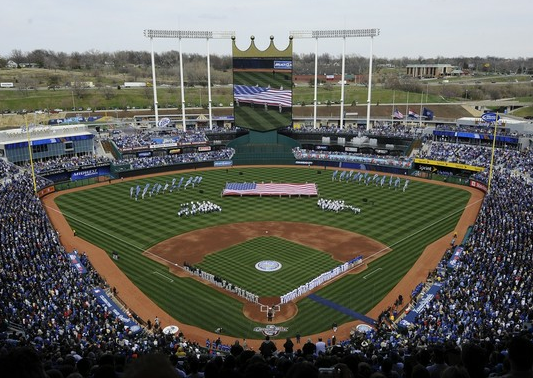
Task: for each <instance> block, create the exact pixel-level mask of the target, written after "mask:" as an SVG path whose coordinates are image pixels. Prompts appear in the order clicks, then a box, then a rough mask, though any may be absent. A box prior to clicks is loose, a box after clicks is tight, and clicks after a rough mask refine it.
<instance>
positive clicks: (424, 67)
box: [406, 64, 454, 78]
mask: <svg viewBox="0 0 533 378" xmlns="http://www.w3.org/2000/svg"><path fill="white" fill-rule="evenodd" d="M406 69H407V71H406V74H407V76H412V77H419V78H439V77H443V76H450V75H451V74H452V72H453V70H454V67H453V66H452V65H451V64H408V65H407V67H406Z"/></svg>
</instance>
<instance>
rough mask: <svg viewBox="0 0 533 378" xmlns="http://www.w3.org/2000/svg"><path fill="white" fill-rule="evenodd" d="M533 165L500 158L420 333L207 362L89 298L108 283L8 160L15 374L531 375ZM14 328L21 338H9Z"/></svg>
mask: <svg viewBox="0 0 533 378" xmlns="http://www.w3.org/2000/svg"><path fill="white" fill-rule="evenodd" d="M433 145H435V147H433ZM429 151H430V152H428V154H427V155H425V157H427V158H432V159H437V157H438V159H437V160H444V159H446V160H447V161H457V162H464V163H467V164H472V165H476V164H475V163H474V162H473V161H475V162H478V163H481V164H484V166H486V164H487V159H486V156H485V153H486V151H485V150H484V148H483V147H480V146H475V147H474V146H469V145H465V146H463V145H457V144H454V145H449V144H447V143H446V144H445V143H439V142H433V143H432V145H431V149H429ZM480 156H484V157H482V158H480ZM453 159H456V160H453ZM461 159H463V160H461ZM532 162H533V153H532V151H531V150H526V151H523V152H518V151H514V150H503V149H502V150H497V152H496V159H495V170H494V176H493V180H492V188H491V191H490V192H489V193H488V194H487V196H486V197H485V199H484V202H483V205H482V208H481V210H480V213H479V215H478V218H477V220H476V222H475V224H474V226H473V228H472V231H471V232H470V234H469V236H468V239H467V240H465V242H464V243H463V244H462V247H463V248H464V253H463V255H462V256H461V258H460V259H459V260H458V261H457V264H456V265H455V268H454V269H453V270H450V269H448V268H447V267H446V264H447V262H448V260H449V259H450V258H451V255H452V253H453V248H450V249H449V250H448V251H446V253H445V255H444V258H443V259H442V260H441V262H440V263H439V266H438V267H437V269H435V271H434V272H432V273H431V275H430V278H431V279H438V280H439V283H440V285H441V289H440V291H439V292H438V293H437V295H435V296H434V298H433V299H432V300H431V301H430V302H429V303H428V305H427V307H426V308H425V309H423V310H422V312H421V313H420V314H419V315H418V316H417V317H416V319H415V320H414V322H413V323H411V324H408V325H404V326H400V327H399V328H398V329H396V328H391V327H388V326H386V322H384V319H386V318H388V317H389V315H390V314H389V313H388V311H384V312H383V313H382V316H380V319H379V320H380V322H379V326H378V328H377V330H375V331H368V332H358V331H354V332H353V333H352V336H351V338H350V339H349V340H339V341H337V340H334V341H333V340H328V344H329V345H328V347H327V348H326V352H325V353H324V352H322V353H318V352H317V349H316V344H315V348H313V347H312V345H307V344H314V343H313V341H312V340H311V339H309V340H308V341H307V342H306V343H305V344H300V340H299V337H298V338H297V341H296V343H294V344H293V346H292V347H291V348H290V350H287V349H286V348H285V347H284V345H285V344H283V347H282V345H281V343H280V342H279V341H277V340H276V341H274V342H275V343H278V348H277V350H276V351H274V352H272V353H270V354H269V355H268V356H265V355H262V354H261V353H260V352H256V351H253V350H247V349H245V348H242V349H241V348H231V349H230V352H229V353H228V354H227V355H224V356H221V355H217V354H214V355H213V354H211V355H209V354H204V353H202V348H201V347H202V346H201V345H198V344H196V343H191V342H188V341H187V340H186V339H185V336H184V335H181V334H180V335H165V334H164V333H163V332H162V330H161V329H160V328H158V327H155V328H153V329H151V330H150V332H142V333H139V334H132V333H131V332H129V331H128V329H126V328H124V326H123V324H122V323H121V322H120V321H118V320H117V319H115V318H114V317H113V316H112V315H111V314H110V313H109V312H108V311H107V309H106V308H105V307H103V306H101V305H99V304H98V302H97V301H96V299H95V298H94V297H93V296H92V295H91V293H90V291H89V290H88V289H89V288H92V287H95V286H102V287H105V286H106V285H105V282H104V281H103V280H102V278H101V277H100V276H99V275H98V274H97V272H95V270H94V269H93V268H92V267H91V264H90V262H89V260H88V259H87V258H86V256H85V254H84V253H83V252H79V259H80V261H81V262H82V263H83V264H84V265H85V267H86V268H87V273H86V274H84V275H82V274H80V273H79V272H78V271H77V270H75V269H73V267H72V266H71V265H70V262H69V260H68V258H67V257H66V254H65V250H64V248H63V247H62V246H61V244H60V243H59V238H58V235H57V232H56V231H55V230H54V229H53V227H52V225H51V224H50V222H49V220H48V218H47V216H46V213H45V211H44V209H43V207H42V205H41V203H40V201H39V200H38V199H36V198H35V196H34V194H33V190H32V187H33V183H32V178H31V176H30V175H29V174H28V173H26V172H24V171H19V170H18V169H16V168H14V167H13V166H11V165H8V164H7V163H4V162H3V161H2V160H0V175H1V178H3V179H2V180H0V181H2V184H0V208H1V209H2V211H1V213H0V224H1V229H0V245H1V251H0V264H1V268H0V283H1V285H0V301H1V306H0V318H1V320H2V322H1V327H2V328H1V329H0V366H1V367H2V369H3V370H2V373H6V374H7V375H6V376H19V377H24V376H39V377H47V376H48V377H67V376H68V375H69V374H71V373H77V374H78V375H71V377H79V376H81V377H94V378H97V377H120V376H125V377H135V376H141V375H139V374H142V373H141V372H144V371H145V369H152V370H148V371H149V373H147V374H148V375H145V376H168V377H180V376H181V377H184V376H191V377H197V376H202V375H203V376H204V377H207V378H209V377H251V376H254V377H303V376H305V377H318V376H327V375H329V376H332V375H333V376H338V377H358V378H371V377H372V378H396V377H405V378H422V377H424V378H429V377H431V378H451V377H461V378H485V377H500V376H501V377H505V378H511V377H532V376H533V370H532V369H533V367H532V366H533V343H532V335H533V328H532V327H531V323H532V322H533V281H532V280H531V278H530V276H531V272H532V271H533V259H532V251H533V185H532V184H531V183H530V182H529V181H528V180H525V179H524V175H525V174H527V173H530V172H531V168H532ZM516 172H519V173H521V174H520V175H517V174H516ZM423 288H424V285H418V286H417V287H416V288H414V291H413V296H415V297H416V296H418V295H423V294H424V289H423ZM415 300H416V298H415ZM395 314H396V312H395ZM8 324H18V325H19V326H20V331H19V332H13V333H12V332H8V331H6V327H7V325H8ZM291 343H292V341H291ZM286 344H288V345H290V344H289V343H288V342H286ZM271 350H272V348H271ZM232 351H233V352H232ZM155 369H157V370H155ZM45 371H48V373H45ZM30 374H33V375H30ZM45 374H47V375H45ZM136 374H137V375H136Z"/></svg>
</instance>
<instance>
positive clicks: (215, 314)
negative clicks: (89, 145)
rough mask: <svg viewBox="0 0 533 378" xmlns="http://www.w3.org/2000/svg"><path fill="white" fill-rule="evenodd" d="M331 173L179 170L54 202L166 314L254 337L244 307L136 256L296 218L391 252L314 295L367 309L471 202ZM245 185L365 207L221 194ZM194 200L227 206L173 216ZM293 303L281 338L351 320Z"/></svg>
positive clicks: (460, 194) (454, 192)
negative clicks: (139, 190)
mask: <svg viewBox="0 0 533 378" xmlns="http://www.w3.org/2000/svg"><path fill="white" fill-rule="evenodd" d="M331 173H332V171H331V170H329V169H328V170H324V169H313V168H291V167H287V168H239V167H234V168H231V169H229V170H228V171H226V169H220V170H210V171H194V172H188V173H181V172H177V173H175V174H171V175H168V176H158V177H151V178H147V179H139V180H136V181H129V182H120V183H116V184H113V185H108V186H102V187H98V188H93V189H89V190H85V191H80V192H73V193H68V194H65V195H62V196H59V197H58V198H57V199H56V202H57V204H58V205H59V207H60V209H61V211H62V212H63V213H64V214H65V216H66V217H67V220H68V221H69V223H70V225H71V227H72V228H73V229H75V230H76V232H77V235H78V236H80V237H82V238H84V239H86V240H89V241H91V242H92V243H93V244H95V245H98V246H99V247H101V248H103V249H104V250H106V251H107V252H108V253H111V252H112V251H115V250H116V251H119V252H120V255H121V259H120V260H118V261H115V263H116V264H117V265H118V266H119V268H120V269H122V270H123V271H124V272H125V274H126V275H127V276H128V277H129V278H130V279H131V280H132V281H133V282H134V283H135V284H136V285H137V286H138V287H139V288H140V289H141V290H142V291H143V292H145V293H146V294H147V295H148V296H150V297H151V298H152V299H153V300H154V301H155V302H156V303H157V304H158V305H159V306H161V307H162V308H163V309H164V310H165V311H167V312H168V313H169V314H170V315H172V316H173V317H175V318H176V319H179V320H180V321H181V322H183V323H187V324H192V325H196V326H199V327H201V328H205V329H207V330H211V331H213V330H214V329H216V328H218V327H222V328H223V329H224V332H225V333H226V334H228V335H232V336H237V337H246V338H257V337H260V335H259V334H257V333H255V332H253V328H254V327H255V326H260V325H262V324H257V323H255V322H252V321H250V320H249V319H247V318H245V317H244V316H243V315H242V304H241V303H239V302H238V301H236V300H234V299H232V298H229V297H228V296H226V295H224V294H221V293H219V292H218V291H216V290H213V289H211V288H209V287H206V286H205V285H203V284H201V283H199V282H197V281H195V280H193V279H190V278H178V277H175V276H172V275H170V273H168V270H167V268H166V267H164V266H162V265H160V264H158V263H156V262H154V261H153V260H150V259H148V258H145V257H143V256H142V252H143V251H144V250H146V249H148V248H149V247H151V246H153V245H154V244H157V243H158V242H160V241H163V240H166V239H168V238H170V237H172V236H174V235H177V234H181V233H185V232H189V231H192V230H195V229H202V228H205V227H210V226H215V225H219V224H227V223H235V222H249V221H293V222H308V223H314V224H321V225H327V226H330V227H336V228H341V229H346V230H349V231H352V232H357V233H360V234H363V235H367V236H369V237H371V238H374V239H376V240H378V241H379V242H381V243H383V244H385V245H388V246H390V247H391V248H392V249H393V250H392V252H390V253H388V254H387V255H385V256H384V257H381V258H380V259H378V260H376V261H374V262H373V263H371V264H370V266H369V269H368V270H367V271H366V272H367V273H368V272H372V271H374V270H375V271H376V273H375V274H372V276H370V277H368V279H364V278H363V277H362V275H348V276H346V277H343V278H342V279H340V280H337V281H336V282H334V283H332V284H331V285H329V286H327V287H325V288H323V289H321V290H319V291H318V292H317V295H320V296H322V297H325V298H327V299H329V300H331V301H334V302H336V303H338V304H340V305H342V306H344V307H347V308H349V309H352V310H353V311H357V312H359V313H366V312H367V311H368V310H370V309H371V308H372V307H373V306H374V305H375V304H376V303H377V302H379V301H380V300H381V299H382V298H383V297H384V296H385V295H386V294H387V293H388V292H389V291H390V290H391V289H392V288H393V287H394V286H395V285H396V283H397V282H398V281H399V280H400V279H401V278H402V277H403V276H404V275H405V274H406V273H407V271H408V270H409V269H410V267H411V266H412V265H413V264H414V263H415V261H416V260H417V259H418V257H419V256H420V254H421V253H422V251H423V250H424V248H425V246H426V245H427V244H429V243H431V242H433V241H435V240H436V239H438V238H440V237H442V236H443V235H445V234H447V233H449V232H450V231H452V230H453V229H454V227H455V225H456V223H457V221H458V219H459V217H460V216H461V214H462V211H463V209H464V206H465V205H466V203H467V201H468V199H469V197H470V194H469V193H468V192H467V191H464V190H461V189H455V188H451V187H445V186H438V185H432V184H430V183H425V182H420V181H411V183H410V184H409V187H408V189H407V191H406V192H405V193H403V192H401V191H394V190H392V189H388V187H386V188H380V187H375V186H365V185H359V184H357V183H343V182H333V181H332V180H331ZM195 175H201V176H203V180H202V183H201V185H200V186H199V187H196V188H194V189H193V188H190V187H189V188H188V189H187V190H180V191H179V192H175V193H172V194H170V193H167V194H165V195H162V194H160V195H158V196H154V197H151V198H149V197H148V196H147V197H146V198H145V200H141V199H139V200H138V201H134V200H133V199H131V198H130V187H131V186H133V185H137V184H139V185H141V187H142V186H143V185H145V184H146V183H151V184H153V183H162V184H164V183H165V181H168V182H170V181H171V180H172V178H174V177H176V178H178V180H179V178H180V177H185V178H188V177H190V176H195ZM243 181H248V182H251V181H256V182H259V181H275V182H302V183H304V182H316V183H317V185H318V189H319V196H320V197H323V198H329V199H343V200H345V202H346V203H347V204H351V205H354V206H357V207H360V208H361V210H362V211H361V214H359V215H357V216H356V215H354V214H353V213H348V212H346V213H344V212H342V213H338V214H335V213H331V212H323V211H321V210H319V209H318V207H317V206H316V200H317V199H316V198H288V197H282V198H278V197H262V198H260V197H242V198H241V197H221V191H222V189H223V188H224V186H225V183H226V182H243ZM387 182H388V180H387ZM402 184H403V180H402ZM192 200H195V201H199V200H209V201H212V202H214V203H216V204H218V205H220V206H221V207H222V209H223V210H222V212H220V213H212V214H207V215H201V216H195V217H190V218H179V217H178V216H177V214H176V213H177V211H178V209H179V206H180V203H185V202H189V201H192ZM317 237H320V235H317ZM273 240H274V238H266V239H265V240H263V241H262V242H263V244H264V245H265V247H262V248H268V245H269V242H270V241H272V242H273ZM265 241H268V242H267V243H266V244H265V243H264V242H265ZM273 243H274V242H273ZM185 247H188V246H185ZM190 247H191V248H193V247H194V246H190ZM230 252H231V251H228V253H230ZM217 255H218V254H215V255H213V257H216V256H217ZM206 261H207V260H206ZM206 263H207V264H211V262H210V261H207V262H206ZM209 270H211V268H210V269H209ZM212 273H216V272H212ZM313 275H314V276H316V274H314V273H313ZM171 279H172V280H173V281H172V282H171V281H170V280H171ZM298 307H299V311H298V315H297V316H296V317H295V318H293V319H291V320H290V321H288V322H286V323H284V324H281V325H283V326H285V327H288V329H289V331H288V332H287V333H283V334H281V335H280V337H286V336H294V335H295V334H296V332H300V333H302V334H313V333H317V332H321V331H324V330H327V329H329V328H330V327H331V323H332V321H336V322H338V323H342V322H345V321H348V320H352V319H351V318H349V317H348V316H347V315H344V314H342V313H340V312H338V311H336V310H333V309H331V308H328V307H325V306H323V305H320V304H318V303H316V302H313V301H312V300H310V299H303V300H301V301H300V302H298ZM319 314H320V316H318V315H319Z"/></svg>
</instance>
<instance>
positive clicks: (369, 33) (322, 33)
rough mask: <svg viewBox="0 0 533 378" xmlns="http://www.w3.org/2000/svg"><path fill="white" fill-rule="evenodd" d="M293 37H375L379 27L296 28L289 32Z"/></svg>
mask: <svg viewBox="0 0 533 378" xmlns="http://www.w3.org/2000/svg"><path fill="white" fill-rule="evenodd" d="M290 33H291V35H292V37H293V38H360V37H377V36H378V35H379V33H380V30H379V29H353V30H349V29H341V30H309V31H305V30H297V31H292V32H290Z"/></svg>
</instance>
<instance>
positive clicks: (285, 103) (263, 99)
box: [233, 85, 292, 107]
mask: <svg viewBox="0 0 533 378" xmlns="http://www.w3.org/2000/svg"><path fill="white" fill-rule="evenodd" d="M233 97H234V98H235V99H236V100H238V101H239V102H242V103H253V104H260V105H264V104H267V105H270V106H279V105H280V104H281V106H282V107H290V106H292V91H291V90H290V89H272V88H268V87H267V88H265V87H259V86H256V87H254V86H252V85H234V86H233Z"/></svg>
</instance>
